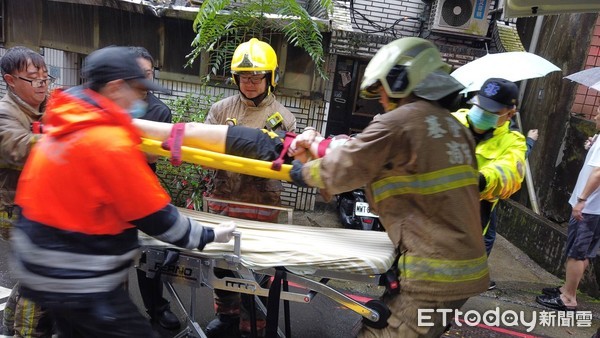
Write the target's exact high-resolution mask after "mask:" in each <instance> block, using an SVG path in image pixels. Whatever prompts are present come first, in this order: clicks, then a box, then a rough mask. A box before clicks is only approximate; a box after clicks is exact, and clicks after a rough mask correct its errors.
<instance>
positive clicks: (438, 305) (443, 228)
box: [291, 37, 489, 337]
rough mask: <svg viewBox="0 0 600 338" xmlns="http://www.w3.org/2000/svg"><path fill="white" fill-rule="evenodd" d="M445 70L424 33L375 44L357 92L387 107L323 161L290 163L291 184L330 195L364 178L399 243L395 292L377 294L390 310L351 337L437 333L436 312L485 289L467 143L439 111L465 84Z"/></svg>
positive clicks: (464, 133)
mask: <svg viewBox="0 0 600 338" xmlns="http://www.w3.org/2000/svg"><path fill="white" fill-rule="evenodd" d="M449 70H450V67H449V66H448V65H447V64H445V63H444V62H443V61H442V59H441V57H440V54H439V52H438V50H437V48H436V47H435V45H434V44H433V43H431V42H429V41H427V40H424V39H420V38H414V37H410V38H402V39H398V40H395V41H393V42H391V43H389V44H388V45H386V46H384V47H382V48H381V49H380V50H379V51H378V52H377V53H376V55H375V56H374V57H373V59H372V60H371V61H370V62H369V64H368V66H367V68H366V69H365V75H364V78H363V80H362V83H361V90H362V95H363V96H364V97H367V98H373V99H375V98H378V99H379V102H380V103H381V104H382V105H383V107H384V110H385V111H386V112H385V113H384V114H382V115H380V116H379V117H378V118H377V119H374V120H373V121H371V123H370V124H369V125H368V126H367V127H366V128H365V129H364V130H363V132H362V133H360V134H358V135H357V136H356V138H354V139H351V140H349V141H347V142H346V143H344V145H342V146H339V147H337V148H334V149H331V150H329V152H327V154H326V155H325V156H324V157H323V158H321V159H318V160H314V161H311V162H308V163H306V164H304V165H302V164H301V163H299V162H296V161H294V166H293V169H292V172H291V176H292V178H293V180H294V182H295V183H296V184H298V185H300V186H312V187H318V188H321V189H326V190H327V192H328V193H330V194H337V193H341V192H343V191H350V190H353V189H356V188H359V187H362V186H364V185H366V186H367V189H366V191H367V198H368V201H369V204H370V205H371V206H373V207H374V209H375V212H376V213H378V214H379V216H380V218H381V221H382V224H383V225H384V227H385V229H386V231H387V233H388V235H389V237H390V239H391V240H392V242H393V243H394V244H395V245H396V246H397V248H398V252H399V254H400V257H399V259H398V265H397V267H398V271H399V273H398V276H399V282H400V288H399V289H400V293H399V294H398V293H392V292H389V291H388V292H387V293H386V294H385V295H384V296H383V299H382V300H383V301H384V302H385V304H386V305H387V307H388V308H389V309H390V311H391V314H390V315H389V317H388V318H387V321H386V320H385V319H384V320H383V322H378V323H376V324H379V325H373V323H369V322H366V325H363V328H362V330H361V332H360V333H359V337H438V336H440V335H441V334H442V333H443V332H444V331H445V330H446V327H445V325H447V324H448V322H449V321H446V322H445V324H444V321H443V320H444V319H451V315H448V314H446V315H447V317H446V318H444V315H443V313H441V312H436V311H435V309H458V308H460V307H461V306H462V305H463V304H464V303H465V302H466V301H467V299H468V298H469V297H471V296H473V295H477V294H479V293H481V292H483V291H485V290H486V289H487V287H488V282H489V276H488V268H487V257H486V254H485V250H484V247H483V241H482V239H481V225H480V219H479V190H478V187H477V160H476V158H475V145H474V142H473V139H472V137H471V136H470V135H469V131H468V130H467V129H466V128H464V127H463V126H462V125H461V124H460V122H459V121H458V120H456V119H455V118H453V117H452V116H451V115H450V112H449V111H448V109H447V108H446V106H447V105H448V102H451V101H452V100H453V99H454V98H455V97H456V95H457V93H458V92H459V91H460V90H461V89H463V88H464V87H463V86H462V85H460V84H459V83H458V82H456V80H454V79H453V78H452V77H451V76H449V74H448V72H449ZM432 206H435V207H432ZM427 310H429V311H428V312H423V311H427ZM419 313H421V316H420V315H419ZM419 320H421V323H425V324H424V325H419ZM369 325H371V326H369Z"/></svg>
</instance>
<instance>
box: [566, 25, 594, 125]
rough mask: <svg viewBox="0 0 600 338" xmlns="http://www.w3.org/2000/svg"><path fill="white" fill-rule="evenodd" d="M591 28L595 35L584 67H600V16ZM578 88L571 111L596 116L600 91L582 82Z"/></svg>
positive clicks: (576, 113) (583, 115)
mask: <svg viewBox="0 0 600 338" xmlns="http://www.w3.org/2000/svg"><path fill="white" fill-rule="evenodd" d="M591 29H592V30H593V35H592V39H591V41H590V46H589V48H588V49H587V58H586V59H585V65H583V66H584V67H583V69H589V68H594V67H600V17H598V19H597V20H596V24H595V25H594V26H593V27H592V28H591ZM599 80H600V79H599ZM576 90H577V92H576V93H575V100H574V101H573V105H572V107H571V113H572V114H573V115H579V116H581V117H583V118H586V119H592V118H594V117H595V116H596V115H597V114H598V112H597V110H596V109H597V108H598V107H600V92H599V91H597V90H595V89H590V88H588V87H586V86H584V85H580V84H578V85H577V89H576Z"/></svg>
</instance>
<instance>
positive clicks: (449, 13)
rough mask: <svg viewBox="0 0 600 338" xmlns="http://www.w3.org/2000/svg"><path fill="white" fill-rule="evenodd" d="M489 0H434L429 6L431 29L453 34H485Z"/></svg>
mask: <svg viewBox="0 0 600 338" xmlns="http://www.w3.org/2000/svg"><path fill="white" fill-rule="evenodd" d="M490 2H491V0H436V1H435V2H434V3H433V5H432V8H431V18H432V21H431V26H430V27H431V30H432V31H434V32H441V33H448V34H453V35H462V36H471V37H484V36H486V35H487V32H488V27H489V24H490V23H489V20H488V11H489V8H490Z"/></svg>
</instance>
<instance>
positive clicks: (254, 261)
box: [140, 209, 396, 275]
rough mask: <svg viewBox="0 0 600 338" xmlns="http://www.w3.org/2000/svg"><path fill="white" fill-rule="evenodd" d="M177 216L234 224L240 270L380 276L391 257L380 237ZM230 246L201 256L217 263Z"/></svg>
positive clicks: (151, 242) (152, 242)
mask: <svg viewBox="0 0 600 338" xmlns="http://www.w3.org/2000/svg"><path fill="white" fill-rule="evenodd" d="M180 212H181V213H182V214H184V215H186V216H189V217H191V218H193V219H195V220H197V221H199V222H200V223H202V224H204V225H207V226H216V225H217V224H219V223H221V222H224V221H230V220H233V221H235V222H236V224H237V226H238V228H237V231H239V232H240V233H241V257H240V259H241V264H242V265H244V266H245V267H246V268H248V269H252V270H263V269H268V268H273V267H285V268H286V269H287V270H289V271H291V272H294V273H296V274H301V275H311V274H314V273H315V272H316V271H318V270H329V271H336V272H346V273H355V274H363V275H371V274H382V273H385V272H386V271H387V270H388V269H389V268H390V267H391V266H392V264H393V263H394V258H395V256H396V253H395V249H394V245H393V244H392V242H391V241H390V239H389V237H388V236H387V234H386V233H384V232H376V231H363V230H349V229H334V228H318V227H308V226H297V225H283V224H274V223H264V222H257V221H248V220H241V219H236V218H231V217H225V216H219V215H214V214H209V213H205V212H199V211H192V210H187V209H180ZM140 238H141V241H142V243H141V244H142V245H143V246H170V244H166V243H163V242H161V241H158V240H156V239H154V238H151V237H148V236H147V235H144V234H141V235H140ZM233 243H234V241H233V240H231V241H230V242H229V243H209V244H208V245H207V246H206V247H205V248H204V250H203V251H202V253H201V254H202V255H205V256H209V257H215V258H219V257H223V255H224V254H231V253H233V246H234V245H233ZM191 252H193V251H191ZM198 253H199V254H200V252H198Z"/></svg>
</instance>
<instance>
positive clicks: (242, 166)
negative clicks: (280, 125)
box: [141, 138, 292, 182]
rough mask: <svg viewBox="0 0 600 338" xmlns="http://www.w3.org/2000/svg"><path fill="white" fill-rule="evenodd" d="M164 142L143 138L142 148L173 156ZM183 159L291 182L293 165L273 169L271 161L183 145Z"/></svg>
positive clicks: (214, 167)
mask: <svg viewBox="0 0 600 338" xmlns="http://www.w3.org/2000/svg"><path fill="white" fill-rule="evenodd" d="M161 144H162V142H161V141H157V140H152V139H148V138H142V144H141V148H142V151H143V152H145V153H150V154H154V155H159V156H165V157H171V152H169V151H168V150H164V149H163V148H162V146H161ZM181 160H182V161H185V162H189V163H194V164H199V165H202V166H205V167H209V168H212V169H221V170H227V171H232V172H236V173H240V174H245V175H250V176H257V177H263V178H271V179H275V180H283V181H288V182H291V181H292V179H291V177H290V170H291V169H292V166H291V165H289V164H284V165H282V166H281V170H280V171H276V170H273V169H271V162H268V161H261V160H255V159H251V158H245V157H239V156H233V155H227V154H221V153H215V152H213V151H208V150H204V149H198V148H192V147H185V146H183V147H181Z"/></svg>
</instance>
